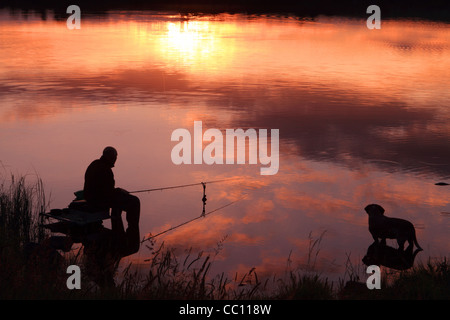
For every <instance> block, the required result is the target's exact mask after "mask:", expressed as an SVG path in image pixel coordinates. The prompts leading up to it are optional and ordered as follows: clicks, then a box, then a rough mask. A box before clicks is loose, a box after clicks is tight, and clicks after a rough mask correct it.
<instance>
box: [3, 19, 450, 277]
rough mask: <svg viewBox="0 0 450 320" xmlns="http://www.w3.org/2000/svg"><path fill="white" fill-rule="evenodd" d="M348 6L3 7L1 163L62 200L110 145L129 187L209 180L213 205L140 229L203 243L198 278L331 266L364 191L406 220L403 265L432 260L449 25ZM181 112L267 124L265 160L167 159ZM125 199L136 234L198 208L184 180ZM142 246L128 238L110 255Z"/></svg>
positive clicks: (54, 200) (447, 130)
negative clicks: (233, 10)
mask: <svg viewBox="0 0 450 320" xmlns="http://www.w3.org/2000/svg"><path fill="white" fill-rule="evenodd" d="M365 19H366V18H365V17H364V16H363V17H362V18H361V19H356V18H354V19H348V18H342V17H325V16H318V17H316V18H314V19H311V18H299V17H294V16H283V17H278V16H270V15H244V14H216V15H207V14H205V15H180V14H178V13H171V12H152V11H148V12H147V11H143V12H137V11H111V12H108V13H107V14H103V15H83V16H82V20H81V29H78V30H69V29H68V28H67V27H66V21H65V20H64V19H62V20H61V19H55V18H54V17H53V16H52V14H51V12H50V13H49V14H48V15H46V16H45V19H43V17H42V16H41V15H39V14H33V13H32V12H28V13H27V14H21V13H17V12H16V13H14V14H13V13H11V12H8V11H6V10H3V11H1V12H0V39H1V42H0V47H1V55H0V123H1V125H0V164H1V168H2V169H1V170H0V171H1V176H2V178H4V179H9V177H10V173H11V172H12V173H14V174H17V175H29V176H30V180H32V179H33V177H35V176H36V175H38V176H39V177H40V178H42V180H43V182H44V186H45V190H46V192H47V193H48V194H51V207H52V208H62V207H65V206H67V205H68V204H69V203H70V201H71V200H73V198H74V194H73V193H74V192H75V191H77V190H80V189H82V187H83V179H84V172H85V170H86V168H87V166H88V165H89V163H90V162H91V161H92V160H94V159H96V158H98V157H100V155H101V151H102V150H103V148H104V147H106V146H109V145H111V146H114V147H115V148H116V149H117V150H118V153H119V156H118V160H117V163H116V166H115V168H114V173H115V180H116V185H117V186H119V187H122V188H124V189H127V190H129V191H132V190H134V191H135V190H143V189H152V188H159V187H169V186H179V185H185V184H195V183H200V182H205V181H216V180H223V179H224V180H225V179H226V181H221V182H217V183H211V184H207V185H206V195H207V203H206V208H205V210H206V212H207V213H209V212H211V211H213V210H215V209H217V208H220V210H217V211H214V212H212V213H210V214H208V215H207V216H205V217H204V218H201V219H197V220H195V221H193V222H191V223H188V224H186V225H184V226H182V227H179V228H177V229H174V230H172V231H170V232H167V233H164V234H162V235H160V236H158V237H157V238H155V240H156V241H157V244H156V245H159V244H161V243H162V242H164V244H165V246H166V247H173V248H177V250H178V252H181V253H182V252H184V250H188V249H190V248H192V250H194V252H197V251H204V252H205V253H209V254H211V255H212V257H213V261H214V262H213V268H212V270H211V274H212V275H214V274H215V273H220V272H222V271H223V272H226V273H228V274H230V275H231V277H232V276H233V275H234V274H235V273H236V272H237V273H238V274H244V273H246V272H248V271H249V270H250V269H251V268H256V269H255V270H256V272H257V273H258V275H259V276H260V277H262V276H270V275H273V274H277V275H281V274H283V272H284V271H285V270H286V268H287V267H291V268H295V269H297V268H298V269H301V270H311V269H314V270H316V271H318V272H320V273H321V274H324V275H326V276H327V277H330V278H333V279H336V278H339V277H344V274H345V270H346V265H348V263H349V262H350V263H351V264H353V265H355V266H362V265H363V264H362V262H361V259H362V258H363V257H364V255H365V254H366V251H367V249H368V247H369V246H370V245H371V243H372V242H373V239H372V237H371V235H370V233H369V231H368V216H367V214H366V212H365V211H364V208H365V206H366V205H368V204H370V203H377V204H380V205H382V206H383V207H384V209H385V210H386V212H385V214H386V216H390V217H398V218H403V219H407V220H409V221H411V222H412V223H413V224H414V225H415V227H416V233H417V239H418V242H419V244H420V245H421V247H422V248H423V249H424V250H423V251H422V252H420V253H419V254H418V255H417V257H416V260H415V263H419V262H427V261H428V259H429V258H440V257H444V256H447V257H448V255H449V251H450V250H449V249H450V242H449V233H448V229H449V223H450V197H449V193H450V186H448V187H446V186H437V185H435V183H436V182H441V181H443V182H449V183H450V162H449V159H450V148H449V147H450V125H449V123H450V90H449V87H450V75H449V72H448V70H450V26H449V25H448V24H446V23H442V22H433V21H425V20H408V19H401V20H400V19H398V20H396V19H392V20H383V21H382V28H381V29H379V30H376V29H375V30H369V29H368V28H367V26H366V20H365ZM195 121H201V122H202V132H205V131H206V130H207V129H218V132H221V133H223V134H224V135H225V133H226V130H227V129H239V128H242V129H243V130H252V129H255V131H256V132H259V133H260V132H261V131H259V130H260V129H267V130H268V132H271V130H272V129H276V130H279V141H278V147H279V152H278V154H277V155H276V156H278V160H279V167H278V171H277V172H276V174H272V175H262V174H261V171H260V169H261V168H263V167H265V165H263V164H262V163H261V162H260V161H259V160H260V159H257V163H255V164H250V163H249V161H248V160H247V161H246V162H245V164H237V163H236V162H234V164H226V163H225V162H226V161H224V164H218V163H214V164H205V163H204V162H203V163H202V164H195V163H194V161H192V163H191V164H185V163H184V164H180V165H177V164H175V163H174V161H173V159H172V158H171V154H172V150H173V148H174V147H175V146H176V145H177V143H178V142H176V141H172V139H171V136H172V133H173V132H174V131H175V130H177V129H187V130H188V131H189V132H190V133H191V134H192V137H194V123H195ZM263 142H264V141H263ZM266 142H268V144H267V147H268V150H270V148H271V147H273V146H274V143H273V142H274V141H272V142H271V139H270V138H268V139H267V141H266ZM193 143H194V142H193ZM208 144H209V142H206V141H205V140H204V141H200V145H201V146H202V148H206V147H207V146H208ZM253 146H254V145H253ZM247 147H248V148H247ZM250 147H251V146H250V145H248V146H246V147H245V148H246V149H245V150H244V152H245V153H250V151H249V150H250ZM254 147H255V146H254ZM260 148H261V146H259V148H258V150H260ZM241 149H242V148H241ZM224 150H225V149H224ZM241 151H242V150H241ZM269 153H270V152H269ZM274 155H275V154H274ZM274 155H272V156H274ZM228 156H229V155H225V154H224V155H223V157H224V158H223V159H225V158H226V157H228ZM247 156H249V154H247ZM192 159H193V155H192ZM228 179H230V180H228ZM136 195H138V196H139V198H140V200H141V205H142V211H141V235H142V236H148V235H150V234H153V235H155V234H157V233H159V232H162V231H165V230H167V229H169V228H171V227H173V226H177V225H179V224H181V223H183V222H185V221H188V220H190V219H193V218H196V217H199V216H200V215H201V214H202V205H203V203H202V196H203V188H202V185H201V184H198V185H196V186H192V187H185V188H176V189H170V190H163V191H153V192H148V193H146V192H143V193H139V194H136ZM235 201H236V202H235ZM228 204H230V205H228ZM224 206H225V207H224ZM107 223H108V222H106V224H107ZM388 244H390V245H391V246H393V247H396V243H395V242H394V241H393V240H388ZM149 257H151V252H150V250H148V248H147V247H146V246H145V245H143V246H142V248H141V250H140V251H139V252H138V253H137V254H135V255H133V256H131V257H128V258H127V259H126V260H127V261H132V262H133V263H135V264H137V265H140V264H142V265H145V260H146V259H148V258H149ZM143 268H144V267H143Z"/></svg>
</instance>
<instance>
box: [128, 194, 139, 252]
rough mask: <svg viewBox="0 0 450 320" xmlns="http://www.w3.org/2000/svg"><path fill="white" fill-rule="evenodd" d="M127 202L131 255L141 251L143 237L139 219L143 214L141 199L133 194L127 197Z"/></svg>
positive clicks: (129, 250) (129, 249)
mask: <svg viewBox="0 0 450 320" xmlns="http://www.w3.org/2000/svg"><path fill="white" fill-rule="evenodd" d="M126 198H127V201H126V207H125V211H126V219H127V223H128V226H127V231H126V238H127V246H128V252H129V254H133V253H136V252H138V251H139V247H140V245H141V237H140V232H139V218H140V214H141V202H140V201H139V198H138V197H136V196H133V195H131V194H128V195H127V197H126Z"/></svg>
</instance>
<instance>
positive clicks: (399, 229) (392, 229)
mask: <svg viewBox="0 0 450 320" xmlns="http://www.w3.org/2000/svg"><path fill="white" fill-rule="evenodd" d="M364 210H365V211H366V212H367V214H368V215H369V231H370V233H371V234H372V237H373V239H374V240H375V242H376V243H378V238H381V243H382V244H386V238H388V239H397V243H398V247H399V249H400V250H403V247H404V245H405V241H408V243H409V246H408V248H412V246H413V244H415V245H416V247H417V248H418V249H419V250H422V248H421V247H420V246H419V244H418V243H417V239H416V230H415V229H414V226H413V224H412V223H411V222H409V221H407V220H403V219H398V218H388V217H386V216H384V209H383V207H381V206H380V205H378V204H369V205H368V206H367V207H365V208H364Z"/></svg>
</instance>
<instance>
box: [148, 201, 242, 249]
mask: <svg viewBox="0 0 450 320" xmlns="http://www.w3.org/2000/svg"><path fill="white" fill-rule="evenodd" d="M246 197H247V193H245V194H244V195H243V196H242V197H240V198H239V199H237V200H234V201H231V202H229V203H227V204H225V205H223V206H221V207H218V208H216V209H214V210H211V211H209V212H206V213H205V214H202V215H201V216H198V217H196V218H193V219H190V220H188V221H185V222H183V223H180V224H179V225H177V226H174V227H171V228H169V229H167V230H164V231H161V232H160V233H157V234H155V235H154V236H150V237H148V238H145V239H143V240H142V241H141V243H143V242H145V241H148V240H151V239H153V238H156V237H158V236H160V235H162V234H164V233H167V232H169V231H172V230H175V229H177V228H180V227H182V226H184V225H186V224H188V223H191V222H193V221H195V220H198V219H201V218H204V217H206V216H207V215H210V214H212V213H214V212H217V211H219V210H222V209H224V208H226V207H228V206H231V205H232V204H235V203H236V202H238V201H241V200H243V199H244V198H246Z"/></svg>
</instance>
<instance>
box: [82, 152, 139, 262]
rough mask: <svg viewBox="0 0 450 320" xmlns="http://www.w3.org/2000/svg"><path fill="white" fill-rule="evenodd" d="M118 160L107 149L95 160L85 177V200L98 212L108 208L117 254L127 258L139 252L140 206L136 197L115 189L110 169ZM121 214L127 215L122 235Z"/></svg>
mask: <svg viewBox="0 0 450 320" xmlns="http://www.w3.org/2000/svg"><path fill="white" fill-rule="evenodd" d="M116 160H117V150H116V149H114V148H113V147H106V148H105V149H104V150H103V154H102V156H101V157H100V159H97V160H94V161H93V162H92V163H91V164H90V165H89V167H88V168H87V170H86V174H85V176H84V197H85V199H86V201H87V202H88V203H89V204H90V205H92V206H94V207H97V208H99V209H109V208H111V228H112V232H113V234H114V236H115V237H116V238H117V239H118V240H119V242H120V243H119V244H120V251H121V254H122V255H123V256H127V255H130V254H133V253H136V252H137V251H139V246H140V235H139V216H140V211H141V204H140V201H139V198H138V197H136V196H133V195H131V194H129V193H128V192H127V191H126V190H123V189H121V188H116V187H115V180H114V173H113V171H112V168H113V167H114V165H115V163H116ZM122 211H125V212H126V220H127V223H128V226H127V230H126V232H125V229H124V226H123V221H122Z"/></svg>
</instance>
